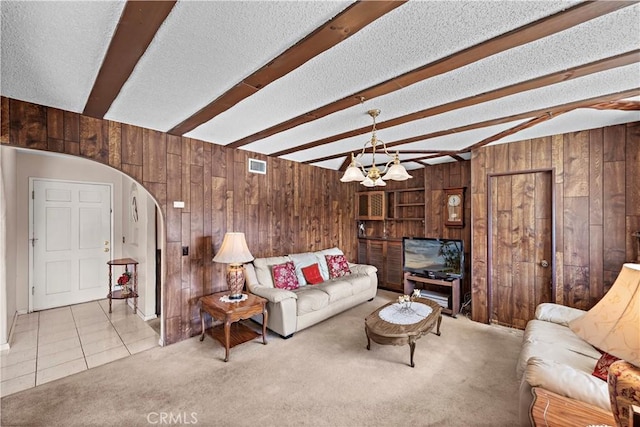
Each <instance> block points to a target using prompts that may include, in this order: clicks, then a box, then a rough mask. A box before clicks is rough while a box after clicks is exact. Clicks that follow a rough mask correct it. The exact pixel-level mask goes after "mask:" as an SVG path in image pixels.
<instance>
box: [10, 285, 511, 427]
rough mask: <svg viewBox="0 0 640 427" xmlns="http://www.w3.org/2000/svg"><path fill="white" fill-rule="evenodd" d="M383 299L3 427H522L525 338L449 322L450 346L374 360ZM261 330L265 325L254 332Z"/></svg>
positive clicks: (144, 368)
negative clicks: (374, 315)
mask: <svg viewBox="0 0 640 427" xmlns="http://www.w3.org/2000/svg"><path fill="white" fill-rule="evenodd" d="M395 296H397V294H394V293H391V292H386V291H380V292H379V293H378V297H376V299H375V300H374V301H372V302H367V303H364V304H362V305H359V306H358V307H355V308H353V309H351V310H349V311H347V312H345V313H342V314H340V315H338V316H335V317H333V318H331V319H329V320H326V321H324V322H322V323H320V324H318V325H315V326H313V327H311V328H309V329H307V330H304V331H301V332H299V333H297V334H295V335H294V336H293V337H292V338H291V339H289V340H283V339H281V338H280V337H277V336H274V335H270V336H269V343H268V345H266V346H264V345H262V344H261V341H260V340H259V339H257V340H255V341H252V342H249V343H246V344H243V345H240V346H237V347H235V348H233V349H232V350H231V357H230V360H229V362H228V363H224V362H223V361H222V359H223V358H224V348H223V347H222V346H221V345H220V344H218V343H217V342H215V341H213V340H212V339H211V338H210V337H208V336H207V337H206V339H205V341H204V342H202V343H201V342H199V341H198V338H197V337H195V338H191V339H189V340H186V341H183V342H180V343H178V344H174V345H171V346H168V347H165V348H155V349H151V350H148V351H145V352H142V353H139V354H136V355H133V356H131V357H128V358H126V359H122V360H118V361H115V362H113V363H110V364H107V365H103V366H100V367H97V368H95V369H90V370H88V371H84V372H81V373H79V374H76V375H73V376H71V377H67V378H63V379H60V380H57V381H54V382H51V383H47V384H44V385H42V386H39V387H36V388H34V389H30V390H25V391H23V392H19V393H16V394H14V395H10V396H7V397H5V398H3V399H2V406H1V409H2V416H1V417H2V418H1V421H2V426H17V425H20V426H62V425H64V426H71V425H77V426H149V425H169V424H171V425H202V426H257V425H264V426H282V425H287V426H294V425H295V426H300V425H306V426H395V425H412V426H513V425H516V424H517V420H518V413H517V408H518V405H517V401H518V393H517V392H518V382H517V380H516V378H515V363H516V357H517V355H518V352H519V347H520V342H521V339H522V338H521V337H522V332H521V331H517V330H511V329H507V328H503V327H499V326H489V325H484V324H480V323H475V322H472V321H470V320H468V319H467V318H465V317H462V316H459V317H458V318H457V319H452V318H450V317H448V316H444V318H443V322H442V328H441V332H442V335H441V336H440V337H438V336H436V335H434V334H429V335H427V336H424V337H422V338H421V339H420V340H419V341H418V342H417V345H416V351H415V358H414V360H415V364H416V366H415V368H411V367H409V365H408V363H409V347H408V346H402V347H394V346H381V345H378V344H375V343H372V348H371V350H370V351H367V349H366V343H367V340H366V336H365V333H364V317H365V316H366V315H367V314H369V313H370V312H371V311H373V310H374V309H375V308H377V307H378V306H380V305H382V304H383V303H385V302H387V301H388V300H389V299H391V298H393V297H395ZM249 324H250V325H251V326H254V327H255V326H256V325H255V324H253V323H252V322H249Z"/></svg>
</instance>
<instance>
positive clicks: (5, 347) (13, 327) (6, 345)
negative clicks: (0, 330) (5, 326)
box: [0, 311, 25, 350]
mask: <svg viewBox="0 0 640 427" xmlns="http://www.w3.org/2000/svg"><path fill="white" fill-rule="evenodd" d="M19 314H25V313H20V311H16V312H15V313H14V314H13V321H12V322H11V328H10V329H9V336H8V337H7V342H6V343H2V344H0V350H9V349H10V348H11V342H12V341H13V333H14V332H15V330H16V322H17V321H18V315H19Z"/></svg>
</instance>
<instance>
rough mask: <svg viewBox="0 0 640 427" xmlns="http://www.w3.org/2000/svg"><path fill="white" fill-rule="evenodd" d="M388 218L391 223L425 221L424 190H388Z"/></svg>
mask: <svg viewBox="0 0 640 427" xmlns="http://www.w3.org/2000/svg"><path fill="white" fill-rule="evenodd" d="M386 194H387V203H388V207H387V216H386V218H385V219H387V220H390V221H424V216H425V209H426V204H425V194H424V188H402V189H399V190H387V191H386Z"/></svg>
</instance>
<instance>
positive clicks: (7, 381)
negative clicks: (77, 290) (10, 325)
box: [0, 299, 159, 396]
mask: <svg viewBox="0 0 640 427" xmlns="http://www.w3.org/2000/svg"><path fill="white" fill-rule="evenodd" d="M158 340H159V336H158V333H157V332H156V331H155V330H154V329H153V328H151V326H149V325H148V324H147V323H146V322H145V321H144V320H142V319H141V318H140V317H139V316H138V315H136V314H133V309H132V308H131V307H128V306H127V305H126V302H125V301H124V300H114V301H113V309H112V313H111V314H109V301H108V300H106V299H105V300H100V301H92V302H88V303H84V304H77V305H72V306H67V307H60V308H55V309H51V310H44V311H39V312H34V313H30V314H23V315H20V316H18V319H17V320H16V325H15V331H14V333H13V339H12V343H11V348H10V349H9V350H5V351H2V352H1V353H0V360H1V362H2V365H1V371H0V379H1V382H0V396H7V395H9V394H12V393H16V392H18V391H21V390H25V389H27V388H31V387H35V386H38V385H40V384H44V383H47V382H49V381H53V380H56V379H58V378H62V377H65V376H68V375H72V374H75V373H77V372H80V371H84V370H86V369H91V368H94V367H96V366H100V365H103V364H105V363H109V362H111V361H114V360H117V359H121V358H123V357H127V356H129V355H130V354H134V353H138V352H141V351H144V350H147V349H149V348H152V347H155V346H157V345H158Z"/></svg>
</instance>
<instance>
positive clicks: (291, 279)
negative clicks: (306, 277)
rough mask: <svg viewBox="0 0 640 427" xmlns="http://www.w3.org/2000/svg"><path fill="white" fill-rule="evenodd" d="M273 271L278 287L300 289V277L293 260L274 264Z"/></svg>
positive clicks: (275, 283)
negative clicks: (297, 274)
mask: <svg viewBox="0 0 640 427" xmlns="http://www.w3.org/2000/svg"><path fill="white" fill-rule="evenodd" d="M272 271H273V283H274V286H275V287H276V288H278V289H287V290H293V289H298V286H299V284H298V277H297V276H296V268H295V267H294V266H293V261H288V262H285V263H284V264H277V265H274V266H273V268H272Z"/></svg>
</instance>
